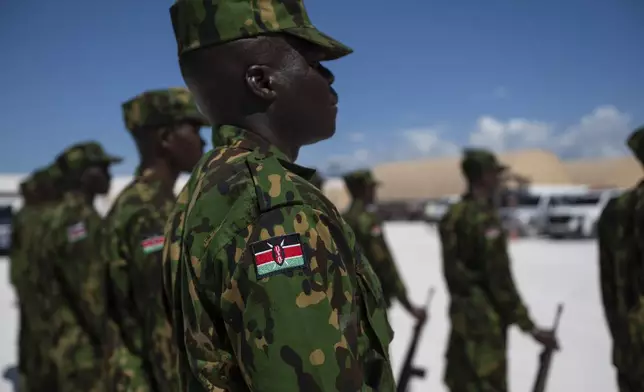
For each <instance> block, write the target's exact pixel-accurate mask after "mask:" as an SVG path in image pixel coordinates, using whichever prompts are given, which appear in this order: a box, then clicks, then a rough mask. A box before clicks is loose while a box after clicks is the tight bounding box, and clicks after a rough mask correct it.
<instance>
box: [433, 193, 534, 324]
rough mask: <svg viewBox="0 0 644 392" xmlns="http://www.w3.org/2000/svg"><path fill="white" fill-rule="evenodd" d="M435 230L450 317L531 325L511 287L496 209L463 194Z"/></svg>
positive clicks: (511, 280)
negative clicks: (441, 257)
mask: <svg viewBox="0 0 644 392" xmlns="http://www.w3.org/2000/svg"><path fill="white" fill-rule="evenodd" d="M439 232H440V239H441V243H442V253H443V272H444V274H445V280H446V281H447V287H448V290H449V292H450V295H451V306H450V315H451V316H452V318H454V317H457V318H458V317H460V315H462V314H464V313H465V314H468V315H469V316H472V320H474V319H476V320H477V321H476V322H477V323H480V324H483V323H497V324H498V325H499V326H500V327H502V328H505V327H507V326H509V325H511V324H517V325H518V326H519V327H520V328H521V329H522V330H524V331H529V330H531V329H532V328H534V324H533V322H532V320H531V319H530V316H529V315H528V310H527V309H526V307H525V306H524V305H523V302H522V300H521V297H520V296H519V293H518V292H517V289H516V287H515V285H514V280H513V277H512V273H511V270H510V258H509V256H508V253H507V239H506V235H505V233H504V231H503V229H502V226H501V221H500V218H499V216H498V214H497V212H496V210H495V209H494V208H493V207H492V206H491V205H490V204H489V203H488V202H486V201H482V200H477V199H475V198H474V197H473V196H471V195H465V196H464V197H463V199H462V201H461V202H459V203H457V204H455V205H453V206H452V207H451V208H450V209H449V211H448V212H447V214H445V216H444V217H443V219H442V220H441V222H440V225H439ZM475 315H478V317H476V318H475V317H474V316H475ZM453 327H454V325H453Z"/></svg>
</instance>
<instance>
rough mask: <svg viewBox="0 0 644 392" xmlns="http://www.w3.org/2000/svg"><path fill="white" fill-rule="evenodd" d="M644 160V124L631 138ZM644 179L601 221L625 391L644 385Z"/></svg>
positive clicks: (608, 302)
mask: <svg viewBox="0 0 644 392" xmlns="http://www.w3.org/2000/svg"><path fill="white" fill-rule="evenodd" d="M628 145H629V147H630V148H631V149H632V150H633V152H634V153H635V155H636V157H637V158H638V159H639V160H640V162H644V128H642V129H641V130H639V131H636V132H635V133H634V134H633V135H632V136H631V137H630V138H629V141H628ZM643 201H644V181H643V182H640V183H639V184H638V185H637V186H636V187H635V188H633V189H631V190H629V191H627V192H624V193H623V194H622V195H620V196H619V197H617V198H614V199H613V200H611V201H610V202H609V203H608V204H607V205H606V207H605V208H604V211H602V214H601V216H600V218H599V221H598V225H597V227H598V237H599V241H598V243H599V268H600V282H601V290H602V300H603V304H604V311H605V315H606V321H607V324H608V328H609V330H610V333H611V336H612V338H613V365H614V366H615V368H616V370H617V381H618V385H619V389H620V391H621V392H635V391H643V390H644V371H643V370H644V366H643V365H642V363H641V362H642V360H641V358H642V353H644V344H643V343H644V342H643V341H642V338H643V336H642V335H643V334H644V333H643V331H644V319H640V318H641V316H640V315H641V314H643V313H642V311H641V309H644V308H643V307H642V305H641V301H642V300H643V299H644V297H643V293H644V290H643V289H644V287H643V284H644V281H643V280H642V277H644V274H643V273H644V271H643V267H644V266H643V265H642V255H644V252H642V244H641V243H642V241H641V240H640V239H641V238H644V236H643V235H642V234H644V231H641V230H642V229H643V227H641V223H639V222H644V220H641V217H643V216H644V215H642V214H644V210H643V209H642V207H643V206H644V202H643ZM633 277H636V278H635V279H634V278H633Z"/></svg>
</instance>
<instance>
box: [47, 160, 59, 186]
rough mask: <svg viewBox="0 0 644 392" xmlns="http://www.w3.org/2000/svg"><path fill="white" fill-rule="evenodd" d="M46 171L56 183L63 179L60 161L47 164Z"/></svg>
mask: <svg viewBox="0 0 644 392" xmlns="http://www.w3.org/2000/svg"><path fill="white" fill-rule="evenodd" d="M46 171H47V176H48V177H49V180H50V181H51V182H52V183H54V184H56V183H58V182H59V181H60V180H62V179H63V171H62V169H61V168H60V165H58V163H56V162H53V163H52V164H50V165H49V166H47V168H46Z"/></svg>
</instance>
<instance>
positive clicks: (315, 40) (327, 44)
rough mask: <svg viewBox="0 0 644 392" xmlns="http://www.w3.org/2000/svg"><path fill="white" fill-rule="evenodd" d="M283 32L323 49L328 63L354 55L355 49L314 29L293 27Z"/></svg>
mask: <svg viewBox="0 0 644 392" xmlns="http://www.w3.org/2000/svg"><path fill="white" fill-rule="evenodd" d="M283 32H284V33H288V34H291V35H294V36H296V37H299V38H302V39H304V40H306V41H309V42H311V43H312V44H314V45H317V46H319V47H320V48H322V49H323V50H324V52H325V57H324V60H326V61H328V60H336V59H339V58H340V57H344V56H346V55H348V54H351V53H353V49H351V48H350V47H348V46H346V45H345V44H343V43H342V42H340V41H338V40H336V39H333V38H331V37H329V36H328V35H326V34H324V33H323V32H321V31H319V30H318V29H316V28H314V27H292V28H289V29H284V30H283Z"/></svg>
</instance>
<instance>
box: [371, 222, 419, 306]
mask: <svg viewBox="0 0 644 392" xmlns="http://www.w3.org/2000/svg"><path fill="white" fill-rule="evenodd" d="M360 220H361V222H360V226H361V228H360V230H361V232H362V235H361V237H364V238H365V242H366V244H365V246H367V247H368V248H369V249H367V254H368V255H369V262H370V263H371V266H372V267H373V269H374V270H375V272H376V274H377V275H378V278H379V279H380V283H381V285H382V290H383V292H384V293H385V295H386V296H387V297H389V296H393V297H396V298H397V299H398V300H399V301H400V302H401V303H403V304H407V303H409V299H408V298H407V288H406V287H405V284H404V282H403V280H402V278H401V277H400V274H399V273H398V267H397V266H396V262H395V261H394V258H393V256H392V255H391V252H390V251H389V247H388V246H387V242H386V241H385V237H384V235H383V232H382V223H381V222H379V221H378V220H377V219H373V218H371V217H368V216H365V217H364V219H360Z"/></svg>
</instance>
